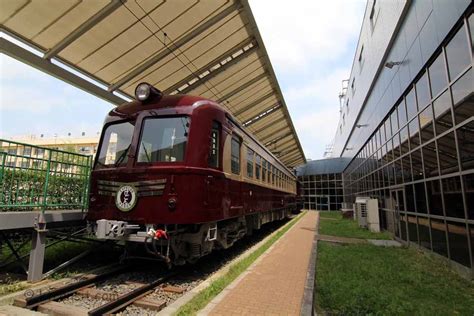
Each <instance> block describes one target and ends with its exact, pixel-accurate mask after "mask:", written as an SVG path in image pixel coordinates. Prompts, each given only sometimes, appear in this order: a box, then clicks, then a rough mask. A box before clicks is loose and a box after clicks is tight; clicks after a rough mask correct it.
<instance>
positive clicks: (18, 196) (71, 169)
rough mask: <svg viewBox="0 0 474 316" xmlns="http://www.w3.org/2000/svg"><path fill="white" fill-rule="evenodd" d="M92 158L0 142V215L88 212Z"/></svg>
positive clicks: (44, 148) (16, 143)
mask: <svg viewBox="0 0 474 316" xmlns="http://www.w3.org/2000/svg"><path fill="white" fill-rule="evenodd" d="M91 165H92V156H86V155H81V154H76V153H72V152H67V151H63V150H58V149H51V148H46V147H40V146H35V145H30V144H25V143H19V142H14V141H9V140H4V139H0V212H8V211H36V210H38V211H45V210H55V209H56V210H59V209H71V208H73V209H82V210H84V209H87V206H88V200H89V199H88V194H89V177H90V172H91Z"/></svg>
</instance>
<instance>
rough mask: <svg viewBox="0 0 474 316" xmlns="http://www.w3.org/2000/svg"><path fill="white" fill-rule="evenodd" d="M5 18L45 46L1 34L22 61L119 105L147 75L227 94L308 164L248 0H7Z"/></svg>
mask: <svg viewBox="0 0 474 316" xmlns="http://www.w3.org/2000/svg"><path fill="white" fill-rule="evenodd" d="M0 21H1V25H0V26H1V28H2V31H3V32H4V33H6V34H8V35H10V36H12V37H14V38H15V39H17V40H20V41H22V42H23V43H26V44H27V45H29V46H30V47H33V48H35V49H36V50H37V51H39V52H40V54H33V53H31V52H30V51H28V50H25V49H24V48H22V47H21V45H17V44H15V43H13V42H11V41H7V40H5V39H0V41H1V43H0V44H1V47H2V52H3V53H5V54H7V55H9V56H12V57H13V58H16V59H18V60H20V61H23V62H25V63H28V64H30V65H32V66H34V67H36V68H39V69H41V70H43V71H45V72H47V73H49V74H51V75H53V76H56V77H58V78H60V79H62V80H64V81H66V82H69V83H71V84H73V85H75V86H77V87H79V88H81V89H84V90H86V91H88V92H90V93H92V94H94V95H96V96H98V97H100V98H103V99H106V100H108V101H110V102H112V103H114V104H120V103H122V102H124V99H123V97H125V98H127V97H129V98H133V94H134V89H135V86H136V85H137V84H138V83H140V82H143V81H145V82H148V83H151V84H152V85H154V86H155V87H157V88H158V89H160V90H162V91H164V92H165V93H168V94H176V93H181V94H193V95H200V96H203V97H206V98H209V99H212V100H215V101H218V102H219V103H220V104H222V105H223V106H224V107H226V108H227V109H228V110H229V111H230V112H231V113H232V114H233V115H234V116H235V117H236V118H237V120H239V121H240V122H241V123H242V124H243V125H244V126H245V127H246V128H247V129H248V130H249V131H250V132H252V133H253V134H254V135H255V136H256V138H257V139H258V140H260V141H261V142H262V143H263V144H264V145H266V146H267V147H268V148H269V149H270V150H271V151H272V152H273V153H274V154H275V155H276V156H277V157H279V158H280V160H281V161H282V162H283V163H285V164H286V165H287V166H288V167H293V166H296V165H300V164H302V163H304V162H305V156H304V153H303V150H302V148H301V145H300V143H299V140H298V136H297V134H296V131H295V129H294V126H293V123H292V121H291V118H290V115H289V113H288V109H287V107H286V104H285V101H284V99H283V96H282V93H281V90H280V87H279V85H278V82H277V79H276V76H275V73H274V71H273V68H272V65H271V63H270V60H269V58H268V54H267V52H266V49H265V47H264V45H263V41H262V38H261V36H260V34H259V32H258V28H257V25H256V23H255V20H254V18H253V15H252V12H251V10H250V7H249V5H248V2H247V0H242V1H238V0H236V1H231V0H212V1H199V0H195V1H166V0H160V1H155V0H129V1H126V0H112V1H104V0H103V1H99V0H96V1H80V0H48V1H39V0H22V1H4V2H3V3H2V10H1V11H0ZM58 64H60V65H61V67H58V66H57V65H58ZM64 66H67V67H66V69H65V67H64ZM91 79H92V81H93V82H94V84H91ZM97 83H98V84H99V87H98V86H97Z"/></svg>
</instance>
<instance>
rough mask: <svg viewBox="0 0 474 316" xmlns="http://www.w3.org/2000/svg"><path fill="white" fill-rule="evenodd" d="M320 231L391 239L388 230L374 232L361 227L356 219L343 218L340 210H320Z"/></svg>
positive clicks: (350, 236)
mask: <svg viewBox="0 0 474 316" xmlns="http://www.w3.org/2000/svg"><path fill="white" fill-rule="evenodd" d="M319 214H320V221H319V233H320V234H321V235H331V236H339V237H349V238H363V239H391V237H390V234H389V233H388V232H381V233H373V232H371V231H369V230H368V229H364V228H360V227H359V225H358V224H357V222H356V221H354V220H351V219H345V218H342V215H341V213H339V212H320V213H319Z"/></svg>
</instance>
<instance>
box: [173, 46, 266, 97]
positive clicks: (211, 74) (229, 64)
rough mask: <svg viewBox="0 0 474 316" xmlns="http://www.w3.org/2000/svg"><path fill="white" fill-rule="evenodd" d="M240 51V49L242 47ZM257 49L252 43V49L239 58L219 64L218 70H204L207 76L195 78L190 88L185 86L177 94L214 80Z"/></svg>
mask: <svg viewBox="0 0 474 316" xmlns="http://www.w3.org/2000/svg"><path fill="white" fill-rule="evenodd" d="M248 44H250V43H248ZM248 44H247V45H248ZM240 49H242V47H241V48H240ZM240 49H239V50H240ZM257 49H258V46H257V43H256V42H253V46H252V47H250V48H248V49H247V50H244V52H243V53H242V54H240V55H239V56H237V57H235V58H233V59H232V60H230V61H228V62H226V63H225V64H223V65H222V64H221V66H220V67H219V68H217V69H216V70H211V69H206V70H208V71H209V74H207V75H206V76H204V77H202V78H201V77H200V76H198V78H197V79H198V80H197V81H196V82H195V83H193V84H191V85H190V86H187V87H186V88H184V89H182V90H178V91H179V93H181V94H186V93H188V92H189V91H192V90H194V89H196V88H197V87H198V86H200V85H202V84H205V83H206V82H207V81H209V80H211V79H212V78H214V77H215V76H217V75H218V74H220V73H221V72H223V71H225V70H227V69H229V68H230V67H232V66H233V65H235V64H237V63H238V62H240V61H241V60H243V59H245V58H247V57H248V56H249V55H250V54H252V53H253V52H254V51H256V50H257ZM227 56H229V55H227ZM221 60H222V59H221ZM214 65H215V64H214ZM214 65H213V66H214ZM203 72H205V71H203ZM193 78H196V75H193Z"/></svg>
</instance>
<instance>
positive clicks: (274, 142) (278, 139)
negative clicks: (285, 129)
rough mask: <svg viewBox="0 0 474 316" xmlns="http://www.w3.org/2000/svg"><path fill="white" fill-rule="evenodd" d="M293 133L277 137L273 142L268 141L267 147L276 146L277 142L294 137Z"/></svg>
mask: <svg viewBox="0 0 474 316" xmlns="http://www.w3.org/2000/svg"><path fill="white" fill-rule="evenodd" d="M292 135H293V133H291V132H290V133H286V134H285V135H283V136H281V137H276V138H274V139H272V140H271V141H268V142H267V143H265V146H267V147H268V146H270V145H272V144H276V143H277V142H279V141H280V140H282V139H284V138H287V137H288V136H292Z"/></svg>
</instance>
